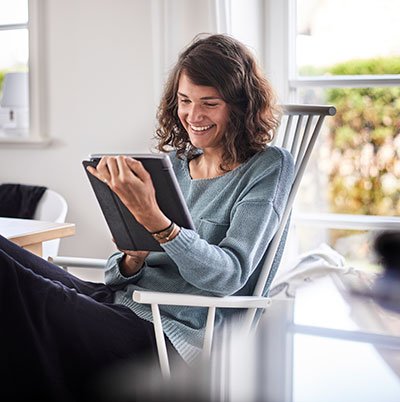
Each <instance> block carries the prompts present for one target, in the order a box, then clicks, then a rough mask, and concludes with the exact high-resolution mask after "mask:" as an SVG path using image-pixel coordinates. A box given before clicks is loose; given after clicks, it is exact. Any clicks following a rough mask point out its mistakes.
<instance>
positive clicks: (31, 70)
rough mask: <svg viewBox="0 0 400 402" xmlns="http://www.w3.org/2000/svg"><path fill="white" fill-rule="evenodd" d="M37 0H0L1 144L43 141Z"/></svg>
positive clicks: (38, 3)
mask: <svg viewBox="0 0 400 402" xmlns="http://www.w3.org/2000/svg"><path fill="white" fill-rule="evenodd" d="M40 4H41V7H43V2H42V3H41V2H40V1H39V0H2V1H1V2H0V48H1V49H2V50H1V52H0V99H1V100H0V144H29V143H30V144H41V143H44V142H45V141H44V135H43V134H44V133H43V125H41V124H40V118H39V117H40V108H41V107H43V105H41V102H40V99H41V94H40V89H41V90H42V91H43V83H41V82H39V81H40V80H39V76H40V74H39V68H38V67H39V65H41V64H40V63H39V60H40V46H39V45H40V44H39V31H40V27H39V24H38V21H39V18H38V16H39V12H40V10H39V5H40Z"/></svg>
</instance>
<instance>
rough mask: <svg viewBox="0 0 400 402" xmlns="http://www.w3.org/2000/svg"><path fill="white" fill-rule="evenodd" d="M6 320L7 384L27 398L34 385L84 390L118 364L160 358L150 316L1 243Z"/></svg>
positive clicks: (0, 294) (1, 377)
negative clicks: (22, 258) (89, 291)
mask: <svg viewBox="0 0 400 402" xmlns="http://www.w3.org/2000/svg"><path fill="white" fill-rule="evenodd" d="M103 286H104V285H103ZM105 292H106V293H108V292H110V290H109V289H108V288H105ZM111 296H112V293H110V298H112V297H111ZM0 320H1V331H0V340H1V342H0V344H1V345H3V347H4V351H3V352H4V353H2V354H3V356H5V361H3V363H2V365H1V373H0V381H1V382H2V390H4V389H9V390H13V392H15V390H18V391H20V393H21V395H20V396H21V397H22V396H24V392H28V391H29V395H32V394H37V395H42V391H43V392H50V393H52V392H54V394H60V395H61V394H65V395H68V394H69V393H71V394H72V395H75V394H76V395H78V394H79V393H80V392H82V390H83V389H84V387H85V386H86V384H88V383H89V382H90V381H92V380H93V379H95V378H96V376H97V375H99V374H101V372H102V371H104V370H106V369H109V368H110V367H112V366H113V365H118V364H119V363H122V362H126V361H129V360H133V361H135V360H139V359H142V358H143V357H144V356H149V357H151V358H155V357H156V347H155V340H154V333H153V328H152V324H151V323H148V322H146V321H144V320H142V319H140V318H138V317H137V316H136V315H135V314H134V313H133V312H132V311H131V310H129V309H128V308H127V307H124V306H120V305H115V304H113V303H111V302H103V303H100V302H98V301H96V300H94V299H93V298H91V297H89V296H87V295H85V294H82V293H79V292H78V291H77V290H76V289H73V288H70V287H68V286H66V285H64V284H63V283H62V282H60V281H57V280H51V279H48V278H44V277H43V276H41V275H39V274H38V273H36V272H34V271H33V270H31V269H29V268H26V267H24V266H23V265H22V264H21V263H19V262H18V261H16V260H14V259H13V258H11V257H10V256H9V255H8V254H6V253H5V252H4V251H1V250H0ZM24 373H30V374H29V376H28V377H27V376H26V375H25V374H24ZM27 381H28V386H25V387H21V385H22V384H25V385H26V384H27ZM19 382H20V383H19ZM10 387H11V388H10ZM43 395H44V394H43ZM59 400H62V399H59Z"/></svg>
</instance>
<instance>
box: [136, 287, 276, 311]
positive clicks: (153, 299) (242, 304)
mask: <svg viewBox="0 0 400 402" xmlns="http://www.w3.org/2000/svg"><path fill="white" fill-rule="evenodd" d="M132 298H133V300H134V301H135V302H137V303H141V304H164V305H173V306H196V307H223V308H265V307H268V306H269V305H270V304H271V299H269V298H267V297H259V296H225V297H213V296H198V295H191V294H182V293H166V292H148V291H138V290H135V291H134V292H133V296H132Z"/></svg>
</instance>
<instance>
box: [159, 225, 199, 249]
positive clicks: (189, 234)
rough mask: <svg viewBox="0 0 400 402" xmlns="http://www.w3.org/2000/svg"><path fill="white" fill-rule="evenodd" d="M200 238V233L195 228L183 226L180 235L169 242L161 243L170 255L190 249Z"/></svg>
mask: <svg viewBox="0 0 400 402" xmlns="http://www.w3.org/2000/svg"><path fill="white" fill-rule="evenodd" d="M198 238H199V235H198V234H197V233H196V232H195V231H194V230H190V229H185V228H181V230H180V232H179V234H178V236H176V237H175V238H174V239H172V240H171V241H169V242H167V243H163V244H161V247H162V248H163V249H164V250H165V251H166V252H167V253H168V254H169V255H174V254H179V253H181V252H183V251H185V250H186V249H188V248H189V247H190V246H191V244H192V243H193V242H195V241H196V239H198Z"/></svg>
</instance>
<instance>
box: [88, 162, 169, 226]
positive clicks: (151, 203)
mask: <svg viewBox="0 0 400 402" xmlns="http://www.w3.org/2000/svg"><path fill="white" fill-rule="evenodd" d="M88 171H89V172H90V173H91V174H93V175H94V176H96V177H97V178H98V179H99V180H101V181H103V182H105V183H106V184H107V185H108V186H109V187H110V188H111V190H112V191H114V192H115V194H117V195H118V197H119V198H120V200H121V201H122V202H123V204H124V205H125V206H126V207H127V208H128V209H129V211H130V212H131V213H132V214H133V215H134V217H135V219H136V220H137V221H138V222H139V223H140V224H141V225H143V226H144V227H145V228H146V229H147V230H148V231H150V232H155V231H158V230H161V229H163V228H165V227H167V226H168V225H169V224H170V220H169V219H168V218H167V217H166V216H165V215H164V214H163V212H162V211H161V210H160V207H159V206H158V203H157V200H156V195H155V189H154V186H153V182H152V180H151V177H150V174H149V173H148V172H147V170H146V169H145V168H144V167H143V165H142V163H141V162H139V161H138V160H135V159H133V158H131V157H129V156H122V155H120V156H104V157H102V158H101V160H100V162H99V163H98V165H97V168H96V169H95V168H93V167H91V166H89V167H88Z"/></svg>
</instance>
